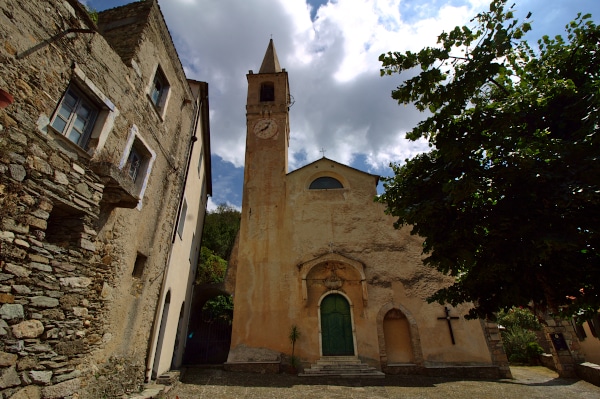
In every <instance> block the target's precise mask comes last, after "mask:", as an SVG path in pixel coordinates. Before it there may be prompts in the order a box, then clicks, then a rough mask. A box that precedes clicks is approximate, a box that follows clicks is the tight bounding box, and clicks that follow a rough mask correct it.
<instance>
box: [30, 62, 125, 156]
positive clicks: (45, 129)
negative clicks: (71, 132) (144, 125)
mask: <svg viewBox="0 0 600 399" xmlns="http://www.w3.org/2000/svg"><path fill="white" fill-rule="evenodd" d="M71 88H75V90H77V91H78V92H80V93H82V94H83V95H84V96H85V97H86V98H87V100H88V101H91V103H92V104H93V105H94V106H95V107H96V108H97V109H98V114H97V115H96V118H95V121H94V123H93V126H92V127H91V128H90V132H89V136H88V138H87V142H86V143H85V146H80V145H79V144H75V143H73V142H72V141H71V140H69V139H68V137H67V136H65V135H63V133H61V132H59V131H58V130H57V129H56V128H54V127H53V126H52V123H53V122H54V120H55V118H56V114H57V113H58V112H59V111H60V106H61V104H62V102H63V101H64V97H65V95H66V93H67V92H68V90H69V89H71ZM119 114H120V112H119V110H118V109H117V107H115V105H114V104H113V102H112V101H111V100H110V99H109V98H108V97H107V96H106V95H105V94H104V93H103V92H102V91H101V90H100V89H98V87H96V85H95V84H94V83H93V82H92V81H91V80H90V79H89V78H88V77H87V76H86V74H85V73H84V72H83V71H82V70H81V68H80V67H79V65H77V64H74V65H73V75H72V77H71V80H70V82H69V85H68V86H67V89H65V92H64V93H63V95H62V96H61V98H60V100H59V101H58V102H57V107H56V109H55V110H54V112H53V114H52V117H51V118H50V119H48V118H47V117H46V116H45V115H42V116H43V117H44V118H41V121H42V122H41V123H40V124H39V127H38V129H39V130H40V131H41V132H42V134H45V135H48V134H49V133H51V137H52V138H60V139H63V140H64V142H66V143H68V144H69V145H70V146H71V147H73V148H76V149H77V150H78V151H79V152H80V153H81V154H82V155H85V156H89V157H92V158H93V157H94V156H96V155H97V154H98V153H100V151H101V150H102V149H103V148H104V144H105V143H106V140H107V139H108V136H109V134H110V132H111V131H112V129H113V127H114V124H115V119H116V118H117V117H118V116H119ZM44 119H45V121H44Z"/></svg>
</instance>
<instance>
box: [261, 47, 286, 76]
mask: <svg viewBox="0 0 600 399" xmlns="http://www.w3.org/2000/svg"><path fill="white" fill-rule="evenodd" d="M279 72H282V69H281V65H279V58H277V51H275V45H274V44H273V39H271V40H269V46H268V47H267V52H266V53H265V57H264V58H263V62H262V64H261V65H260V70H259V71H258V73H279Z"/></svg>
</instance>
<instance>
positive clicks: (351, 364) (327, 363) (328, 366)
mask: <svg viewBox="0 0 600 399" xmlns="http://www.w3.org/2000/svg"><path fill="white" fill-rule="evenodd" d="M298 375H299V376H301V377H319V376H327V377H332V376H337V377H361V378H384V377H385V374H383V373H382V372H380V371H378V370H377V369H375V368H374V367H371V366H369V365H368V364H364V363H362V362H361V361H360V360H359V359H358V358H356V357H354V356H326V357H322V358H321V359H319V360H317V362H316V363H315V364H313V365H312V366H311V367H310V368H307V369H305V370H304V372H303V373H300V374H298Z"/></svg>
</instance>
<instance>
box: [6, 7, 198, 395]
mask: <svg viewBox="0 0 600 399" xmlns="http://www.w3.org/2000/svg"><path fill="white" fill-rule="evenodd" d="M141 6H143V7H149V9H148V8H145V9H144V10H145V11H144V12H142V13H141V17H140V18H138V19H136V24H137V25H136V26H138V28H139V30H138V31H137V32H138V33H139V36H137V37H136V40H133V41H132V42H131V43H135V46H134V48H133V49H131V52H128V53H127V54H128V55H127V59H125V57H122V55H121V54H119V53H117V52H116V51H114V49H113V44H114V42H115V41H118V40H119V38H118V37H117V36H115V37H112V38H107V37H104V36H102V34H101V33H99V31H98V29H97V27H96V26H95V24H94V23H93V22H92V21H91V20H90V19H89V17H88V15H87V13H86V12H85V10H83V8H82V6H81V5H80V4H79V3H78V2H77V1H76V0H64V1H63V0H35V1H27V2H23V1H19V0H6V1H3V2H0V25H1V26H2V29H0V44H1V45H0V89H2V90H4V91H6V92H9V93H10V94H11V95H12V97H14V102H12V103H11V104H10V105H8V106H6V107H5V108H1V109H0V219H1V222H0V266H1V269H2V270H0V398H8V397H11V396H12V395H13V394H16V393H17V392H20V394H19V395H20V396H17V397H31V398H35V397H44V398H59V397H69V395H72V394H74V393H75V392H78V393H79V394H80V397H90V398H98V397H104V396H111V395H113V396H116V395H120V394H122V393H123V392H125V391H127V390H132V389H137V388H138V387H139V385H140V384H141V383H142V382H143V379H144V372H145V369H146V368H147V367H148V365H147V364H146V361H147V352H148V340H149V336H150V333H151V329H152V327H153V323H154V322H155V321H154V315H155V313H156V309H157V300H158V295H159V291H160V287H161V282H162V277H163V275H164V271H165V265H166V260H167V257H168V253H169V249H170V245H171V238H172V235H173V231H174V225H175V221H176V215H177V210H178V206H179V197H180V192H181V189H182V183H183V178H184V175H185V167H186V156H187V153H188V151H189V148H190V139H191V132H192V127H193V126H192V124H193V120H194V113H195V109H194V105H191V104H194V103H193V102H190V101H187V100H189V99H191V98H193V94H192V92H191V90H190V88H189V85H188V84H187V81H186V80H185V77H184V73H183V70H182V68H181V64H180V62H179V59H178V58H177V57H176V52H175V49H174V47H173V44H172V42H171V41H170V36H169V33H168V29H167V28H166V25H165V24H164V20H163V19H162V16H161V14H160V10H159V9H158V5H157V4H156V2H155V1H147V2H145V4H143V5H140V4H137V3H136V4H134V5H132V6H125V8H119V9H116V10H112V11H111V12H113V13H114V12H117V13H118V12H119V11H118V10H121V11H120V12H122V13H124V14H126V15H130V14H131V15H135V11H130V7H133V9H134V10H137V9H139V8H140V7H141ZM148 10H149V11H148ZM144 18H145V21H146V23H145V24H144V23H143V22H140V21H144ZM129 22H131V21H129ZM124 23H128V21H127V20H125V21H124ZM173 57H174V58H173ZM126 61H127V62H126ZM158 65H160V68H161V70H162V72H163V73H164V75H165V76H166V78H167V79H168V83H169V90H170V91H169V101H168V103H167V104H165V109H164V110H161V112H159V111H158V110H157V109H156V107H155V106H154V104H152V102H151V101H150V100H149V96H148V88H149V86H150V85H151V83H152V79H153V76H154V73H155V71H156V69H157V66H158ZM73 82H77V83H78V84H80V85H81V86H82V87H81V89H82V90H85V93H86V94H90V95H93V94H95V95H96V97H97V98H98V99H99V100H101V102H102V103H103V105H102V106H103V107H104V108H107V109H110V110H112V112H111V113H110V114H109V117H107V121H108V122H107V123H106V126H108V128H107V132H108V134H106V135H105V136H100V137H96V138H94V140H91V142H92V144H93V145H92V146H90V148H89V149H82V148H79V147H78V146H77V145H74V144H73V143H71V142H70V141H68V140H67V139H66V138H65V137H63V136H61V135H60V134H57V133H56V132H53V131H52V129H51V128H50V127H49V126H48V124H49V122H50V121H51V120H52V117H53V115H54V113H55V111H56V109H57V106H58V104H60V101H61V98H62V96H63V95H64V93H65V91H66V89H67V87H68V86H69V84H72V83H73ZM109 122H110V123H109ZM134 133H135V137H136V139H137V138H139V139H140V140H142V141H143V143H144V145H146V146H147V147H148V148H149V149H151V150H152V151H153V152H154V156H155V159H154V160H153V166H152V168H151V170H150V169H149V172H148V178H147V180H145V181H144V188H143V189H144V190H145V191H143V190H141V184H139V183H137V182H132V181H131V178H129V177H128V176H127V172H126V170H124V161H125V160H127V156H128V151H129V150H130V148H131V139H132V137H134V136H132V135H133V134H134ZM128 146H129V147H128ZM136 268H137V269H136ZM91 376H93V378H90V377H91ZM27 395H29V396H27Z"/></svg>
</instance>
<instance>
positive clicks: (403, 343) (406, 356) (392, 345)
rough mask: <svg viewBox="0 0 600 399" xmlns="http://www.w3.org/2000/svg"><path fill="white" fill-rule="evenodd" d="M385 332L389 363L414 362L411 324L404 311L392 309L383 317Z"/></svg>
mask: <svg viewBox="0 0 600 399" xmlns="http://www.w3.org/2000/svg"><path fill="white" fill-rule="evenodd" d="M383 334H384V339H385V351H386V354H387V361H388V364H391V363H414V362H415V357H414V354H413V350H412V343H411V339H410V326H409V323H408V320H407V319H406V316H405V315H404V313H402V312H401V311H400V310H399V309H390V310H389V311H388V312H387V313H386V314H385V317H384V318H383Z"/></svg>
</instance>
